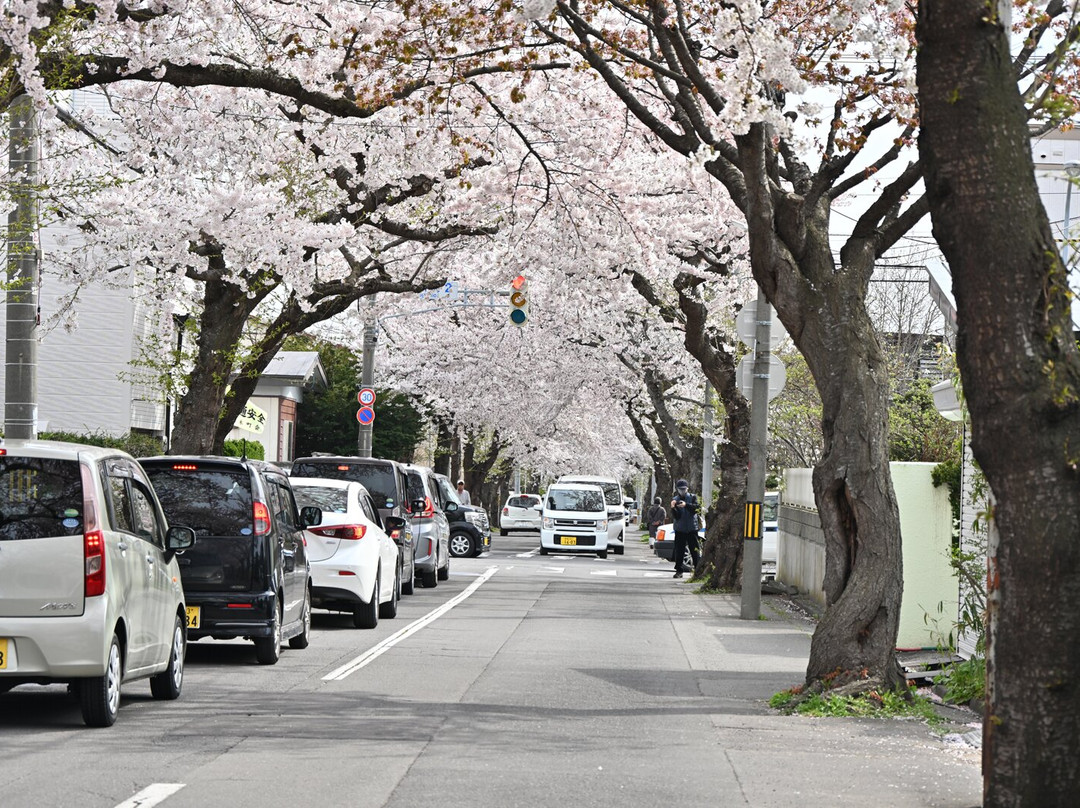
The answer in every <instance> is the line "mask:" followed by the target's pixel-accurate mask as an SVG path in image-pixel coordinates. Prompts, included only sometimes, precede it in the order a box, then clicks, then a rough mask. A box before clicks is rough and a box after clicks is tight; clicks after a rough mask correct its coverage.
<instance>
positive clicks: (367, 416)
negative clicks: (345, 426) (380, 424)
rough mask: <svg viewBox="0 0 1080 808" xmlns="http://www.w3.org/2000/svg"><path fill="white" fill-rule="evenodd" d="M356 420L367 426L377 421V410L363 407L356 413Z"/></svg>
mask: <svg viewBox="0 0 1080 808" xmlns="http://www.w3.org/2000/svg"><path fill="white" fill-rule="evenodd" d="M356 420H357V421H359V422H360V423H362V424H363V425H364V426H367V425H368V424H370V423H371V422H372V421H374V420H375V410H374V409H373V408H372V407H361V408H360V409H358V410H357V411H356Z"/></svg>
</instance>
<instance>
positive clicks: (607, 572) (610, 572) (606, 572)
mask: <svg viewBox="0 0 1080 808" xmlns="http://www.w3.org/2000/svg"><path fill="white" fill-rule="evenodd" d="M618 574H619V573H618V571H616V570H593V571H592V572H590V573H589V575H618Z"/></svg>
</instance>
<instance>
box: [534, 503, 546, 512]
mask: <svg viewBox="0 0 1080 808" xmlns="http://www.w3.org/2000/svg"><path fill="white" fill-rule="evenodd" d="M533 510H534V511H536V512H537V513H543V512H544V506H543V505H533Z"/></svg>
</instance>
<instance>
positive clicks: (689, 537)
mask: <svg viewBox="0 0 1080 808" xmlns="http://www.w3.org/2000/svg"><path fill="white" fill-rule="evenodd" d="M699 508H700V505H699V504H698V498H697V497H696V496H695V495H693V494H691V493H690V484H689V483H688V482H687V481H686V480H678V481H677V482H676V483H675V493H674V494H672V495H671V517H672V519H671V521H672V522H673V523H674V525H673V527H674V528H675V576H674V577H676V578H682V577H683V556H685V555H686V551H687V550H689V551H690V558H691V559H692V560H693V562H694V567H693V569H691V570H690V572H691V573H693V572H694V570H696V569H697V566H698V564H699V563H701V549H700V548H699V547H698V526H697V514H698V510H699Z"/></svg>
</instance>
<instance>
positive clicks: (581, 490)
mask: <svg viewBox="0 0 1080 808" xmlns="http://www.w3.org/2000/svg"><path fill="white" fill-rule="evenodd" d="M542 507H543V510H542V513H543V521H542V522H541V524H540V555H547V554H548V553H596V555H598V556H599V557H600V558H607V554H608V513H607V505H606V504H605V502H604V491H603V489H601V488H600V486H598V485H579V484H576V483H555V484H554V485H552V486H551V487H550V488H548V490H547V492H546V493H545V494H544V504H543V506H542Z"/></svg>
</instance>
